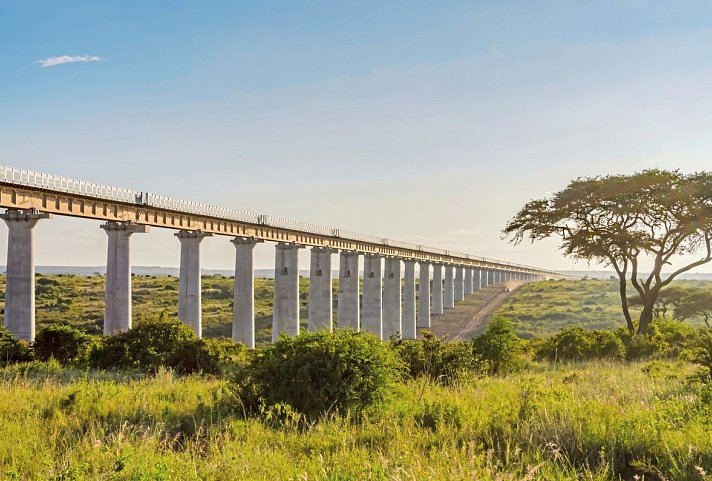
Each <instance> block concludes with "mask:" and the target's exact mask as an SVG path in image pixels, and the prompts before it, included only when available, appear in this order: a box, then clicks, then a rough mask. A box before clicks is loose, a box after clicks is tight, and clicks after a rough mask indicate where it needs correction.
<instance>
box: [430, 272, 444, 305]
mask: <svg viewBox="0 0 712 481" xmlns="http://www.w3.org/2000/svg"><path fill="white" fill-rule="evenodd" d="M432 291H433V300H432V305H431V307H430V312H431V313H432V314H436V315H438V314H442V313H443V265H442V264H433V287H432Z"/></svg>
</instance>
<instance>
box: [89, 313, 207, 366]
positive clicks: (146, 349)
mask: <svg viewBox="0 0 712 481" xmlns="http://www.w3.org/2000/svg"><path fill="white" fill-rule="evenodd" d="M196 340H197V338H196V336H195V333H194V332H193V329H192V328H190V327H189V326H187V325H186V324H184V323H183V322H181V321H180V320H178V319H175V318H171V317H168V316H167V315H166V314H165V313H163V314H161V315H160V316H159V317H157V318H153V319H144V320H141V321H140V322H139V323H138V324H137V325H136V326H135V327H134V328H133V329H130V330H128V331H126V332H121V333H118V334H114V335H112V336H109V337H106V338H104V340H103V342H102V343H101V345H100V346H98V347H97V348H96V349H94V350H93V351H92V353H91V355H90V364H91V366H92V367H95V368H99V369H113V368H119V369H122V368H123V369H127V368H128V369H138V370H141V371H146V372H154V371H156V370H157V369H158V368H159V367H161V366H167V365H168V364H167V361H168V359H169V357H170V356H171V355H173V353H174V352H177V351H179V350H181V349H184V348H185V344H189V343H191V342H194V341H196Z"/></svg>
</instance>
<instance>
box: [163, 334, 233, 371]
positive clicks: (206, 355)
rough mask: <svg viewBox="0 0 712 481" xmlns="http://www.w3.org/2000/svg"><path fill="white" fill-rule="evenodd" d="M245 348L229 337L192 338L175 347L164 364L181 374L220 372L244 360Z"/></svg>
mask: <svg viewBox="0 0 712 481" xmlns="http://www.w3.org/2000/svg"><path fill="white" fill-rule="evenodd" d="M246 359H247V348H246V347H245V346H244V345H243V344H236V343H234V342H232V341H231V340H229V339H194V340H191V341H188V342H184V343H182V344H180V345H179V346H177V347H176V349H175V351H173V352H172V353H170V354H169V355H168V357H167V358H166V363H165V365H166V366H167V367H171V368H173V369H174V370H175V371H176V372H178V373H181V374H192V373H196V372H202V373H205V374H221V373H224V372H226V371H228V370H229V368H230V367H231V366H232V365H234V364H235V363H237V362H245V361H246Z"/></svg>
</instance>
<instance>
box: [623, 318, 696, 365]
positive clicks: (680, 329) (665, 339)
mask: <svg viewBox="0 0 712 481" xmlns="http://www.w3.org/2000/svg"><path fill="white" fill-rule="evenodd" d="M696 331H697V330H696V329H695V328H693V327H691V326H689V325H687V324H684V323H682V322H679V321H673V320H669V319H656V320H655V321H654V322H653V323H652V324H651V326H650V332H649V333H647V334H643V335H640V334H638V335H636V334H633V333H631V332H630V331H628V330H627V329H618V330H617V331H616V335H617V336H618V337H619V338H620V339H621V341H622V342H623V344H624V345H625V349H626V359H628V360H636V359H646V358H664V357H678V356H683V357H686V356H687V354H688V351H689V349H690V348H691V347H692V345H693V343H694V340H695V336H696Z"/></svg>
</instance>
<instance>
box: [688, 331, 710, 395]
mask: <svg viewBox="0 0 712 481" xmlns="http://www.w3.org/2000/svg"><path fill="white" fill-rule="evenodd" d="M691 357H692V359H691V360H692V362H694V363H695V364H699V365H700V366H702V368H703V370H704V372H703V373H702V376H700V378H701V379H702V380H704V381H707V382H710V381H712V331H710V330H707V329H699V330H698V332H697V336H695V340H694V341H693V343H692V356H691Z"/></svg>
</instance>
